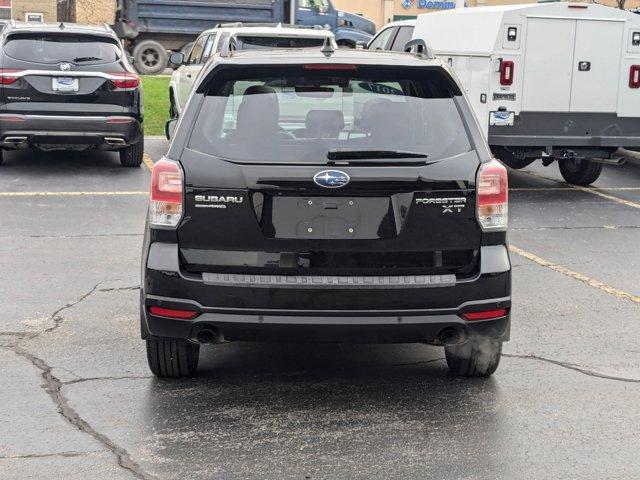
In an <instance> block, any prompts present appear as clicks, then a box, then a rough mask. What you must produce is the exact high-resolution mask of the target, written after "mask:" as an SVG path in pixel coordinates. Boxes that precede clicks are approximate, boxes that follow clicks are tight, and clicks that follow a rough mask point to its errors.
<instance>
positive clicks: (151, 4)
mask: <svg viewBox="0 0 640 480" xmlns="http://www.w3.org/2000/svg"><path fill="white" fill-rule="evenodd" d="M230 22H242V23H244V24H252V23H261V24H274V25H275V24H279V23H281V24H294V25H300V26H310V27H311V26H320V27H324V28H328V29H330V30H331V31H332V32H333V33H334V35H335V38H336V42H337V43H338V45H340V46H347V47H355V45H356V43H357V42H368V41H369V40H370V39H371V38H372V37H373V35H374V34H375V24H374V22H373V21H371V20H369V19H367V18H364V17H362V16H360V15H355V14H353V13H348V12H343V11H341V10H338V9H336V8H335V6H334V5H333V3H332V0H245V1H243V2H229V1H228V0H199V1H197V2H196V1H193V0H117V10H116V21H115V24H114V26H113V28H114V30H115V31H116V33H117V34H118V36H119V37H120V38H121V39H122V41H123V43H124V45H125V46H126V47H127V48H128V50H129V52H130V53H131V54H132V55H133V57H134V58H135V63H134V66H135V67H136V68H137V70H138V71H139V72H140V73H142V74H155V73H159V72H161V71H162V70H164V69H165V68H166V66H167V60H168V56H169V52H171V51H183V52H186V51H187V50H189V49H190V47H191V44H192V42H193V41H194V40H195V39H196V38H197V36H198V35H199V34H200V33H201V32H203V31H204V30H207V29H210V28H213V27H215V26H216V25H218V24H221V23H230Z"/></svg>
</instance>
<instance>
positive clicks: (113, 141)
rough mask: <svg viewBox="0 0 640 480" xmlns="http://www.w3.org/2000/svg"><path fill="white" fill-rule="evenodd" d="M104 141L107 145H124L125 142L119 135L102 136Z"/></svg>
mask: <svg viewBox="0 0 640 480" xmlns="http://www.w3.org/2000/svg"><path fill="white" fill-rule="evenodd" d="M104 143H106V144H107V145H118V146H121V145H124V144H125V143H126V142H125V141H124V138H120V137H104Z"/></svg>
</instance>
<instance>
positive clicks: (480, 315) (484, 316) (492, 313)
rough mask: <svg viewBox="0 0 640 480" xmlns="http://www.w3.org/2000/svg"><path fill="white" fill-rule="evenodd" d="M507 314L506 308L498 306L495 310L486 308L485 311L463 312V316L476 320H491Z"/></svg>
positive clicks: (466, 318)
mask: <svg viewBox="0 0 640 480" xmlns="http://www.w3.org/2000/svg"><path fill="white" fill-rule="evenodd" d="M506 314H507V309H506V308H497V309H495V310H485V311H483V312H467V313H463V314H462V318H464V319H465V320H469V321H474V320H491V319H493V318H502V317H504V316H505V315H506Z"/></svg>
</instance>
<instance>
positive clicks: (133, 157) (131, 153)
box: [120, 136, 144, 168]
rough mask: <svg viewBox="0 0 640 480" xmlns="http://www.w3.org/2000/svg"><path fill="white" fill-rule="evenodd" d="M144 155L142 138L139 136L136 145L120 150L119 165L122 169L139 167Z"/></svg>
mask: <svg viewBox="0 0 640 480" xmlns="http://www.w3.org/2000/svg"><path fill="white" fill-rule="evenodd" d="M143 155H144V137H143V136H141V137H140V140H139V141H138V143H134V144H133V145H129V146H128V147H127V148H123V149H122V150H120V164H121V165H122V166H123V167H132V168H135V167H139V166H140V165H141V164H142V156H143Z"/></svg>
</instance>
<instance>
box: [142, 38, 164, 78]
mask: <svg viewBox="0 0 640 480" xmlns="http://www.w3.org/2000/svg"><path fill="white" fill-rule="evenodd" d="M133 57H134V58H135V59H136V61H135V63H134V66H135V67H136V70H138V73H140V74H142V75H155V74H157V73H161V72H162V71H163V70H164V69H165V68H167V61H168V59H169V55H168V54H167V50H166V49H165V48H164V47H163V46H162V44H160V43H158V42H156V41H155V40H144V41H142V42H140V43H138V44H137V45H136V46H135V48H134V49H133Z"/></svg>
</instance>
